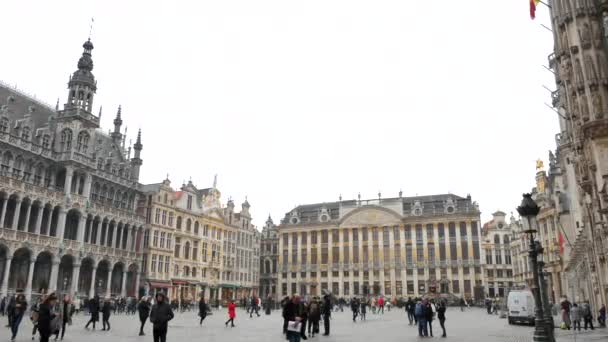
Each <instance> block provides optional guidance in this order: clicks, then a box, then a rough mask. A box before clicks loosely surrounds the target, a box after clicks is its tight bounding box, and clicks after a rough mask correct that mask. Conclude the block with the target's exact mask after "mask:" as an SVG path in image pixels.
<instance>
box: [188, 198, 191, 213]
mask: <svg viewBox="0 0 608 342" xmlns="http://www.w3.org/2000/svg"><path fill="white" fill-rule="evenodd" d="M188 210H192V195H188Z"/></svg>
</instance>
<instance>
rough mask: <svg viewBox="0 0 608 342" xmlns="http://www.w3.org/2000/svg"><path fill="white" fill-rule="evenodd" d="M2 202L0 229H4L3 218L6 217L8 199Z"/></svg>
mask: <svg viewBox="0 0 608 342" xmlns="http://www.w3.org/2000/svg"><path fill="white" fill-rule="evenodd" d="M3 200H4V201H3V202H2V216H0V228H4V218H5V217H6V206H7V205H8V197H6V198H4V199H3Z"/></svg>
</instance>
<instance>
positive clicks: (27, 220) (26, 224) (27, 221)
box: [23, 201, 32, 232]
mask: <svg viewBox="0 0 608 342" xmlns="http://www.w3.org/2000/svg"><path fill="white" fill-rule="evenodd" d="M31 213H32V202H31V201H30V203H29V204H28V206H27V211H26V213H25V222H24V225H23V231H24V232H29V226H30V214H31Z"/></svg>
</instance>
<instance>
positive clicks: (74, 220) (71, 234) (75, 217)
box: [63, 209, 82, 240]
mask: <svg viewBox="0 0 608 342" xmlns="http://www.w3.org/2000/svg"><path fill="white" fill-rule="evenodd" d="M81 216H82V215H81V214H80V212H78V210H76V209H71V210H70V211H68V213H67V215H66V217H65V233H64V234H63V238H64V239H69V240H77V239H78V221H79V220H80V217H81Z"/></svg>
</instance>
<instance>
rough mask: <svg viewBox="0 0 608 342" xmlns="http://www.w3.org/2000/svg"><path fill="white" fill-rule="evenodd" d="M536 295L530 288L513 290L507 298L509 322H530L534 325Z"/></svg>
mask: <svg viewBox="0 0 608 342" xmlns="http://www.w3.org/2000/svg"><path fill="white" fill-rule="evenodd" d="M534 309H535V305H534V296H533V295H532V292H531V291H530V290H512V291H510V292H509V297H508V298H507V319H508V321H509V324H513V323H516V322H517V323H528V324H532V325H534V318H535V313H534Z"/></svg>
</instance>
